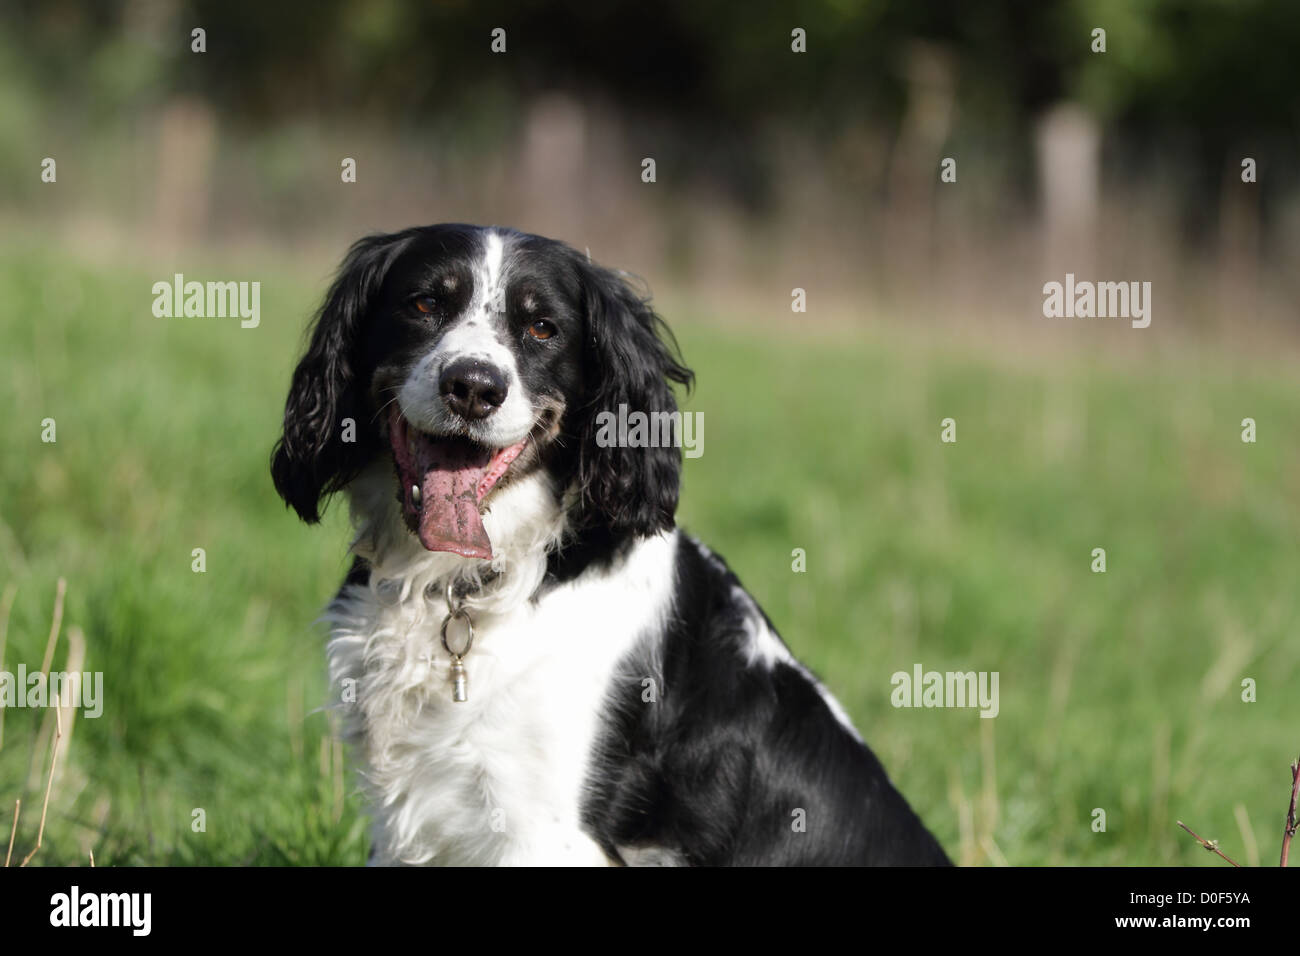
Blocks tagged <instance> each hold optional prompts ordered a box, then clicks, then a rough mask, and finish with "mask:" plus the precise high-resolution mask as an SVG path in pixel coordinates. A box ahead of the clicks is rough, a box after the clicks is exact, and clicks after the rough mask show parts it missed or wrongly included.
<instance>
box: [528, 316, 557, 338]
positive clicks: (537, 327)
mask: <svg viewBox="0 0 1300 956" xmlns="http://www.w3.org/2000/svg"><path fill="white" fill-rule="evenodd" d="M556 331H557V329H556V328H555V326H554V325H552V324H551V323H550V322H547V321H546V320H545V319H538V320H537V321H536V322H534V323H533V324H532V325H530V326H528V334H529V335H531V336H532V337H533V338H535V339H542V340H545V339H549V338H550V337H551V336H552V335H554V334H555V333H556Z"/></svg>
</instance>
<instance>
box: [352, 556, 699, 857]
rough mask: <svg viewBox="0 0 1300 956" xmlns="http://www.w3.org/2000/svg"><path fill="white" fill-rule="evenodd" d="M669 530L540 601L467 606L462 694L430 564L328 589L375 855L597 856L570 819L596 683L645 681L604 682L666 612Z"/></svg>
mask: <svg viewBox="0 0 1300 956" xmlns="http://www.w3.org/2000/svg"><path fill="white" fill-rule="evenodd" d="M675 539H676V536H675V533H674V534H668V535H663V536H660V537H657V538H651V539H647V540H645V541H643V542H641V543H639V544H638V545H637V546H636V547H635V548H634V549H633V551H632V552H631V553H630V554H629V555H628V557H627V559H626V560H625V561H624V562H622V563H621V564H619V565H617V566H615V567H614V568H612V569H610V570H609V571H607V572H603V573H601V572H591V573H589V574H586V575H583V576H581V577H579V578H578V579H576V580H575V581H573V582H570V583H569V584H566V585H564V586H561V587H558V588H556V589H554V590H552V591H551V592H549V593H548V594H547V595H546V596H545V597H544V598H542V599H541V600H540V601H539V602H538V603H536V604H533V603H532V602H529V601H522V602H514V603H512V604H511V605H510V606H508V607H499V608H494V607H491V606H487V607H481V608H478V609H475V608H474V607H473V605H470V609H471V614H472V616H473V620H474V631H475V639H474V646H473V650H472V651H471V652H470V654H469V655H468V656H467V657H466V658H465V667H466V670H467V672H468V676H469V694H468V700H467V701H465V702H453V701H452V696H451V682H450V676H449V669H450V659H449V656H448V654H447V653H446V651H444V650H443V648H442V646H441V643H440V639H439V633H438V630H439V626H440V625H441V622H442V619H443V617H444V615H445V614H446V610H447V605H446V602H445V600H444V598H443V597H442V588H441V587H439V586H438V578H437V575H438V574H439V571H440V570H441V568H442V565H441V564H440V563H439V562H437V561H435V560H433V559H430V561H429V562H428V566H427V567H425V566H421V567H419V568H415V569H408V571H409V573H408V574H407V575H406V576H405V577H403V578H401V579H390V580H389V581H387V582H385V584H384V585H383V586H379V587H366V586H351V587H349V588H348V589H347V590H346V591H345V592H344V593H343V594H342V595H341V596H340V597H339V598H338V599H337V600H336V601H335V603H334V605H333V606H332V607H331V610H330V613H329V619H330V621H331V623H332V630H331V640H330V644H329V661H330V676H331V679H332V681H333V683H334V685H335V689H336V692H337V693H338V694H339V695H340V697H341V699H342V700H343V701H344V703H343V705H342V707H343V710H344V713H345V715H346V718H347V731H348V736H349V739H350V740H351V741H352V742H353V744H354V750H355V757H356V758H357V759H358V760H359V761H360V764H361V768H360V769H361V772H362V774H363V777H364V780H365V783H366V788H367V790H368V793H369V796H370V799H371V812H372V813H373V815H374V820H375V828H374V849H375V858H374V862H376V863H409V864H450V865H484V864H512V863H514V864H523V863H532V864H545V865H563V864H604V863H606V862H608V861H607V860H606V858H605V856H604V854H603V853H602V852H601V850H600V849H599V848H598V847H597V846H596V844H595V843H594V842H592V840H591V839H590V838H588V837H587V836H586V835H585V834H584V833H583V832H582V830H581V825H580V820H579V809H580V806H581V801H582V795H583V786H584V781H585V779H586V776H587V773H588V769H589V761H590V757H591V753H592V747H593V744H594V742H595V739H596V736H597V734H598V732H599V731H600V729H601V721H602V715H603V714H605V713H606V712H607V709H608V705H607V703H606V700H607V695H609V694H611V693H613V694H621V693H626V694H636V695H638V697H639V695H640V693H641V685H640V682H639V680H637V681H630V682H629V686H627V687H617V686H615V685H613V684H612V683H611V681H612V679H613V677H614V674H615V668H616V665H617V664H618V661H619V660H620V659H621V658H622V657H623V656H624V654H626V653H627V652H628V651H629V650H630V649H631V648H632V647H633V645H634V644H635V643H636V641H637V640H638V638H640V637H641V636H642V635H643V634H645V633H646V632H647V631H648V630H649V629H651V628H655V627H660V626H662V624H663V618H664V615H665V613H666V612H667V609H668V605H669V602H670V593H671V586H672V581H673V573H672V570H673V568H672V565H673V547H674V544H675ZM375 577H376V578H377V577H378V575H375ZM426 588H427V589H428V591H427V593H430V594H433V595H435V596H434V597H426V596H425V594H426ZM457 627H458V625H456V624H453V625H452V628H453V631H452V632H451V633H452V636H453V638H454V639H457V642H458V639H459V636H460V634H461V632H460V631H459V630H454V629H456V628H457ZM453 646H455V645H453ZM647 676H648V675H647Z"/></svg>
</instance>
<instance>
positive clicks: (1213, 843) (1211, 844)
mask: <svg viewBox="0 0 1300 956" xmlns="http://www.w3.org/2000/svg"><path fill="white" fill-rule="evenodd" d="M1178 825H1179V826H1180V827H1182V828H1183V829H1184V830H1186V831H1187V832H1188V833H1190V834H1191V835H1192V836H1193V837H1194V838H1195V839H1196V842H1197V843H1199V844H1200V845H1201V846H1203V847H1205V849H1207V850H1209V851H1210V852H1211V853H1217V854H1218V855H1219V856H1221V857H1223V858H1224V859H1225V860H1227V861H1228V862H1229V863H1231V864H1232V865H1233V866H1236V867H1240V866H1241V864H1240V863H1238V862H1237V861H1236V860H1234V859H1233V858H1232V857H1230V856H1228V855H1227V854H1226V853H1224V852H1223V851H1222V850H1220V849H1219V841H1218V840H1202V839H1201V838H1200V837H1199V836H1197V835H1196V832H1195V831H1193V830H1192V828H1191V827H1189V826H1188V825H1187V824H1186V823H1184V822H1183V821H1182V820H1179V821H1178Z"/></svg>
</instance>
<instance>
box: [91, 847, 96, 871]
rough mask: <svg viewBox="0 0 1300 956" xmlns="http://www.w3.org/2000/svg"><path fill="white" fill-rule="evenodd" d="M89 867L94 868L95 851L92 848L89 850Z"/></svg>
mask: <svg viewBox="0 0 1300 956" xmlns="http://www.w3.org/2000/svg"><path fill="white" fill-rule="evenodd" d="M90 868H91V869H92V870H93V869H94V868H95V851H94V850H91V851H90Z"/></svg>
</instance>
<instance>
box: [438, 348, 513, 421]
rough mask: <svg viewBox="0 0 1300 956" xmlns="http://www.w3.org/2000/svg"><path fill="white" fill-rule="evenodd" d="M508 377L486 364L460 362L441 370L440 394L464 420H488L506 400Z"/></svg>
mask: <svg viewBox="0 0 1300 956" xmlns="http://www.w3.org/2000/svg"><path fill="white" fill-rule="evenodd" d="M508 388H509V386H508V385H507V384H506V377H505V376H504V375H503V374H502V373H501V371H500V369H497V368H495V367H493V366H491V365H489V364H487V363H486V362H483V361H479V360H477V359H457V360H456V361H454V362H452V363H451V364H450V365H448V366H447V367H446V368H445V369H443V370H442V378H440V379H439V380H438V391H440V392H441V393H442V400H443V401H444V402H446V403H447V407H448V408H450V409H451V410H452V411H453V412H455V413H456V414H457V415H460V416H461V417H462V418H468V419H476V418H487V417H488V416H489V415H491V414H492V413H493V412H495V411H496V410H497V409H498V408H499V407H500V405H501V403H502V402H504V401H505V400H506V391H507V390H508Z"/></svg>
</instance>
